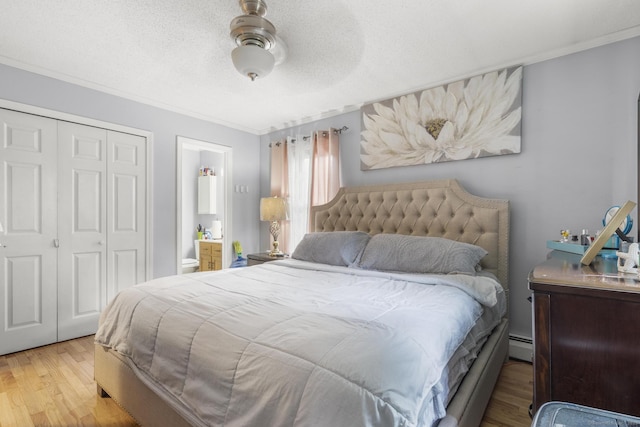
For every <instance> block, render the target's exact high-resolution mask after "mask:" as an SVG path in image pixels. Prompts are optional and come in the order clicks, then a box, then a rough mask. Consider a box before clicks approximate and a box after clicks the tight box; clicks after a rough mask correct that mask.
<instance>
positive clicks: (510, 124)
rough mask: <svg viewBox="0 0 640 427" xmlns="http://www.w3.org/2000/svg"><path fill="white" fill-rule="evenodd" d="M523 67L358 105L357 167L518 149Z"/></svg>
mask: <svg viewBox="0 0 640 427" xmlns="http://www.w3.org/2000/svg"><path fill="white" fill-rule="evenodd" d="M521 93H522V67H517V68H510V69H506V70H501V71H494V72H491V73H487V74H483V75H480V76H476V77H472V78H470V79H466V80H460V81H457V82H454V83H449V84H447V85H443V86H439V87H435V88H432V89H426V90H424V91H422V92H415V93H412V94H410V95H404V96H400V97H397V98H393V99H389V100H386V101H383V102H379V103H372V104H368V105H366V106H364V107H363V108H362V129H363V131H362V134H361V135H362V142H361V152H360V153H361V154H360V160H361V169H362V170H369V169H381V168H389V167H394V166H409V165H420V164H427V163H438V162H447V161H451V160H464V159H473V158H478V157H486V156H496V155H502V154H513V153H519V152H520V124H521V116H522V105H521V104H522V96H521Z"/></svg>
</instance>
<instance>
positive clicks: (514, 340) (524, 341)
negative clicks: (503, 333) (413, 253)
mask: <svg viewBox="0 0 640 427" xmlns="http://www.w3.org/2000/svg"><path fill="white" fill-rule="evenodd" d="M509 357H510V358H512V359H518V360H523V361H525V362H529V363H531V362H533V341H532V340H531V338H527V337H522V336H519V335H509Z"/></svg>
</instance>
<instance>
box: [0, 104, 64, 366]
mask: <svg viewBox="0 0 640 427" xmlns="http://www.w3.org/2000/svg"><path fill="white" fill-rule="evenodd" d="M0 128H1V129H0V169H1V170H0V223H1V224H2V227H3V229H4V231H3V232H0V244H1V245H2V246H1V247H0V277H1V279H0V354H6V353H11V352H15V351H19V350H23V349H26V348H32V347H36V346H41V345H45V344H49V343H52V342H55V341H56V339H57V307H56V300H57V270H56V269H57V250H56V248H55V244H54V242H55V239H56V238H57V210H56V206H57V201H56V198H57V185H56V181H57V152H56V138H57V134H56V133H57V132H56V128H57V124H56V121H55V120H51V119H47V118H43V117H39V116H33V115H29V114H24V113H19V112H16V111H11V110H5V109H0Z"/></svg>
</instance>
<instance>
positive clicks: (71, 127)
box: [58, 122, 107, 340]
mask: <svg viewBox="0 0 640 427" xmlns="http://www.w3.org/2000/svg"><path fill="white" fill-rule="evenodd" d="M106 146H107V131H106V130H104V129H99V128H94V127H90V126H84V125H79V124H74V123H68V122H60V123H59V125H58V150H59V155H58V159H59V165H60V174H59V185H60V188H61V191H60V196H59V204H58V212H59V219H60V220H59V234H60V249H59V251H60V253H59V262H58V277H59V283H58V291H59V294H58V337H59V339H60V340H65V339H70V338H75V337H78V336H82V335H89V334H92V333H95V331H96V329H97V326H98V318H99V316H100V311H101V309H102V307H103V306H104V302H105V299H106V274H107V271H106V252H107V251H106V248H107V241H106V240H107V233H106V221H107V220H106V216H107V214H106V211H107V204H106Z"/></svg>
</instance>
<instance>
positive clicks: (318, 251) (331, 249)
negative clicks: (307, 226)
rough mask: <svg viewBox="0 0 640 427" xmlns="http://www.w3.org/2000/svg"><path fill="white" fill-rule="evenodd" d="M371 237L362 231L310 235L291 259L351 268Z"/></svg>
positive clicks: (303, 239)
mask: <svg viewBox="0 0 640 427" xmlns="http://www.w3.org/2000/svg"><path fill="white" fill-rule="evenodd" d="M370 237H371V236H369V235H368V234H367V233H364V232H362V231H331V232H319V233H308V234H305V236H304V237H303V238H302V240H301V241H300V243H299V244H298V246H296V249H295V250H294V251H293V254H291V258H295V259H299V260H301V261H311V262H317V263H321V264H329V265H341V266H349V265H351V264H353V263H354V262H356V261H357V260H358V257H359V255H360V254H361V253H362V250H363V249H364V247H365V246H366V245H367V242H368V241H369V239H370Z"/></svg>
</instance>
